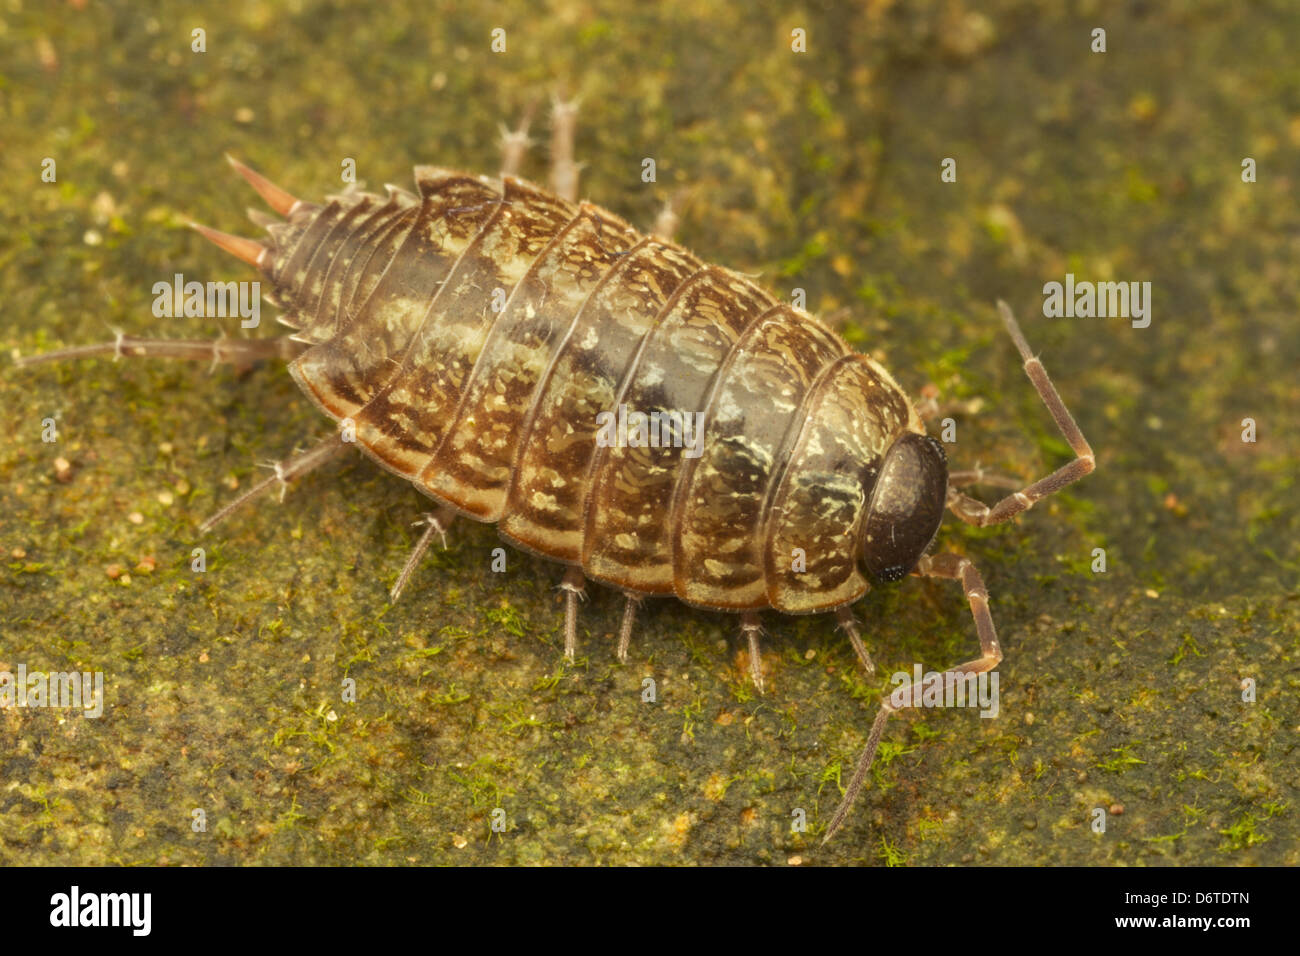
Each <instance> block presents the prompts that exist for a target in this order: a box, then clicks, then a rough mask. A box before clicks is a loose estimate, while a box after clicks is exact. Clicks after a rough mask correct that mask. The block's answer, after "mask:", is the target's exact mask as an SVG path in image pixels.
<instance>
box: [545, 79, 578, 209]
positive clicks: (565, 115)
mask: <svg viewBox="0 0 1300 956" xmlns="http://www.w3.org/2000/svg"><path fill="white" fill-rule="evenodd" d="M577 125H578V101H577V100H576V99H572V100H561V99H560V98H559V97H558V96H557V97H556V98H555V99H554V100H553V101H552V104H551V189H553V190H554V191H555V193H556V195H558V196H559V197H560V198H561V199H567V200H568V201H569V202H577V201H578V171H579V169H581V167H580V166H579V165H578V164H577V163H575V162H574V161H573V133H574V129H575V128H576V127H577Z"/></svg>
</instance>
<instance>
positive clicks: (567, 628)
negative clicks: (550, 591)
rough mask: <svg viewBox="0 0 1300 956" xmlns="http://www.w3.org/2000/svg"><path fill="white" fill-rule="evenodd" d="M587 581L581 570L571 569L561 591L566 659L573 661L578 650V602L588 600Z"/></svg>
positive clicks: (561, 583) (561, 584)
mask: <svg viewBox="0 0 1300 956" xmlns="http://www.w3.org/2000/svg"><path fill="white" fill-rule="evenodd" d="M586 582H587V579H586V577H585V576H584V575H583V573H582V569H581V568H569V570H567V571H565V572H564V580H563V581H562V582H560V590H562V591H564V592H565V595H564V658H565V660H568V661H570V662H571V661H572V660H573V658H574V653H575V652H576V651H577V648H578V601H579V600H582V599H584V598H586V596H587V592H586V591H585V590H584V585H585V584H586Z"/></svg>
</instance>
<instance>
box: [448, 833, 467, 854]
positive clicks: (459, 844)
mask: <svg viewBox="0 0 1300 956" xmlns="http://www.w3.org/2000/svg"><path fill="white" fill-rule="evenodd" d="M451 845H452V846H454V847H455V848H456V849H458V850H463V849H465V847H467V846H469V840H467V839H465V838H464V837H463V836H461V835H460V834H459V833H453V834H452V835H451Z"/></svg>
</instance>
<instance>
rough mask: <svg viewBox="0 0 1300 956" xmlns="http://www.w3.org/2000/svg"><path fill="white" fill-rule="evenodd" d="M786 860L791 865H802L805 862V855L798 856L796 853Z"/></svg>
mask: <svg viewBox="0 0 1300 956" xmlns="http://www.w3.org/2000/svg"><path fill="white" fill-rule="evenodd" d="M785 862H786V863H788V864H790V865H791V866H801V865H802V864H803V857H801V856H798V855H797V854H796V855H795V856H792V857H790V859H788V860H786V861H785Z"/></svg>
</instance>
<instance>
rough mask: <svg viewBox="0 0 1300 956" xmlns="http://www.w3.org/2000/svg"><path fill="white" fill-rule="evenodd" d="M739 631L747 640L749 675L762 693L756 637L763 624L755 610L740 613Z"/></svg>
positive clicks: (759, 633)
mask: <svg viewBox="0 0 1300 956" xmlns="http://www.w3.org/2000/svg"><path fill="white" fill-rule="evenodd" d="M740 632H741V633H742V634H744V635H745V639H746V640H747V641H748V642H749V677H750V680H752V681H753V682H754V686H755V687H757V688H758V692H759V693H760V694H761V693H763V655H762V652H761V649H760V648H759V644H758V639H759V637H761V636H762V634H763V625H762V623H761V622H760V621H759V619H758V613H757V612H755V611H746V612H745V613H744V614H742V615H740Z"/></svg>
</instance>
